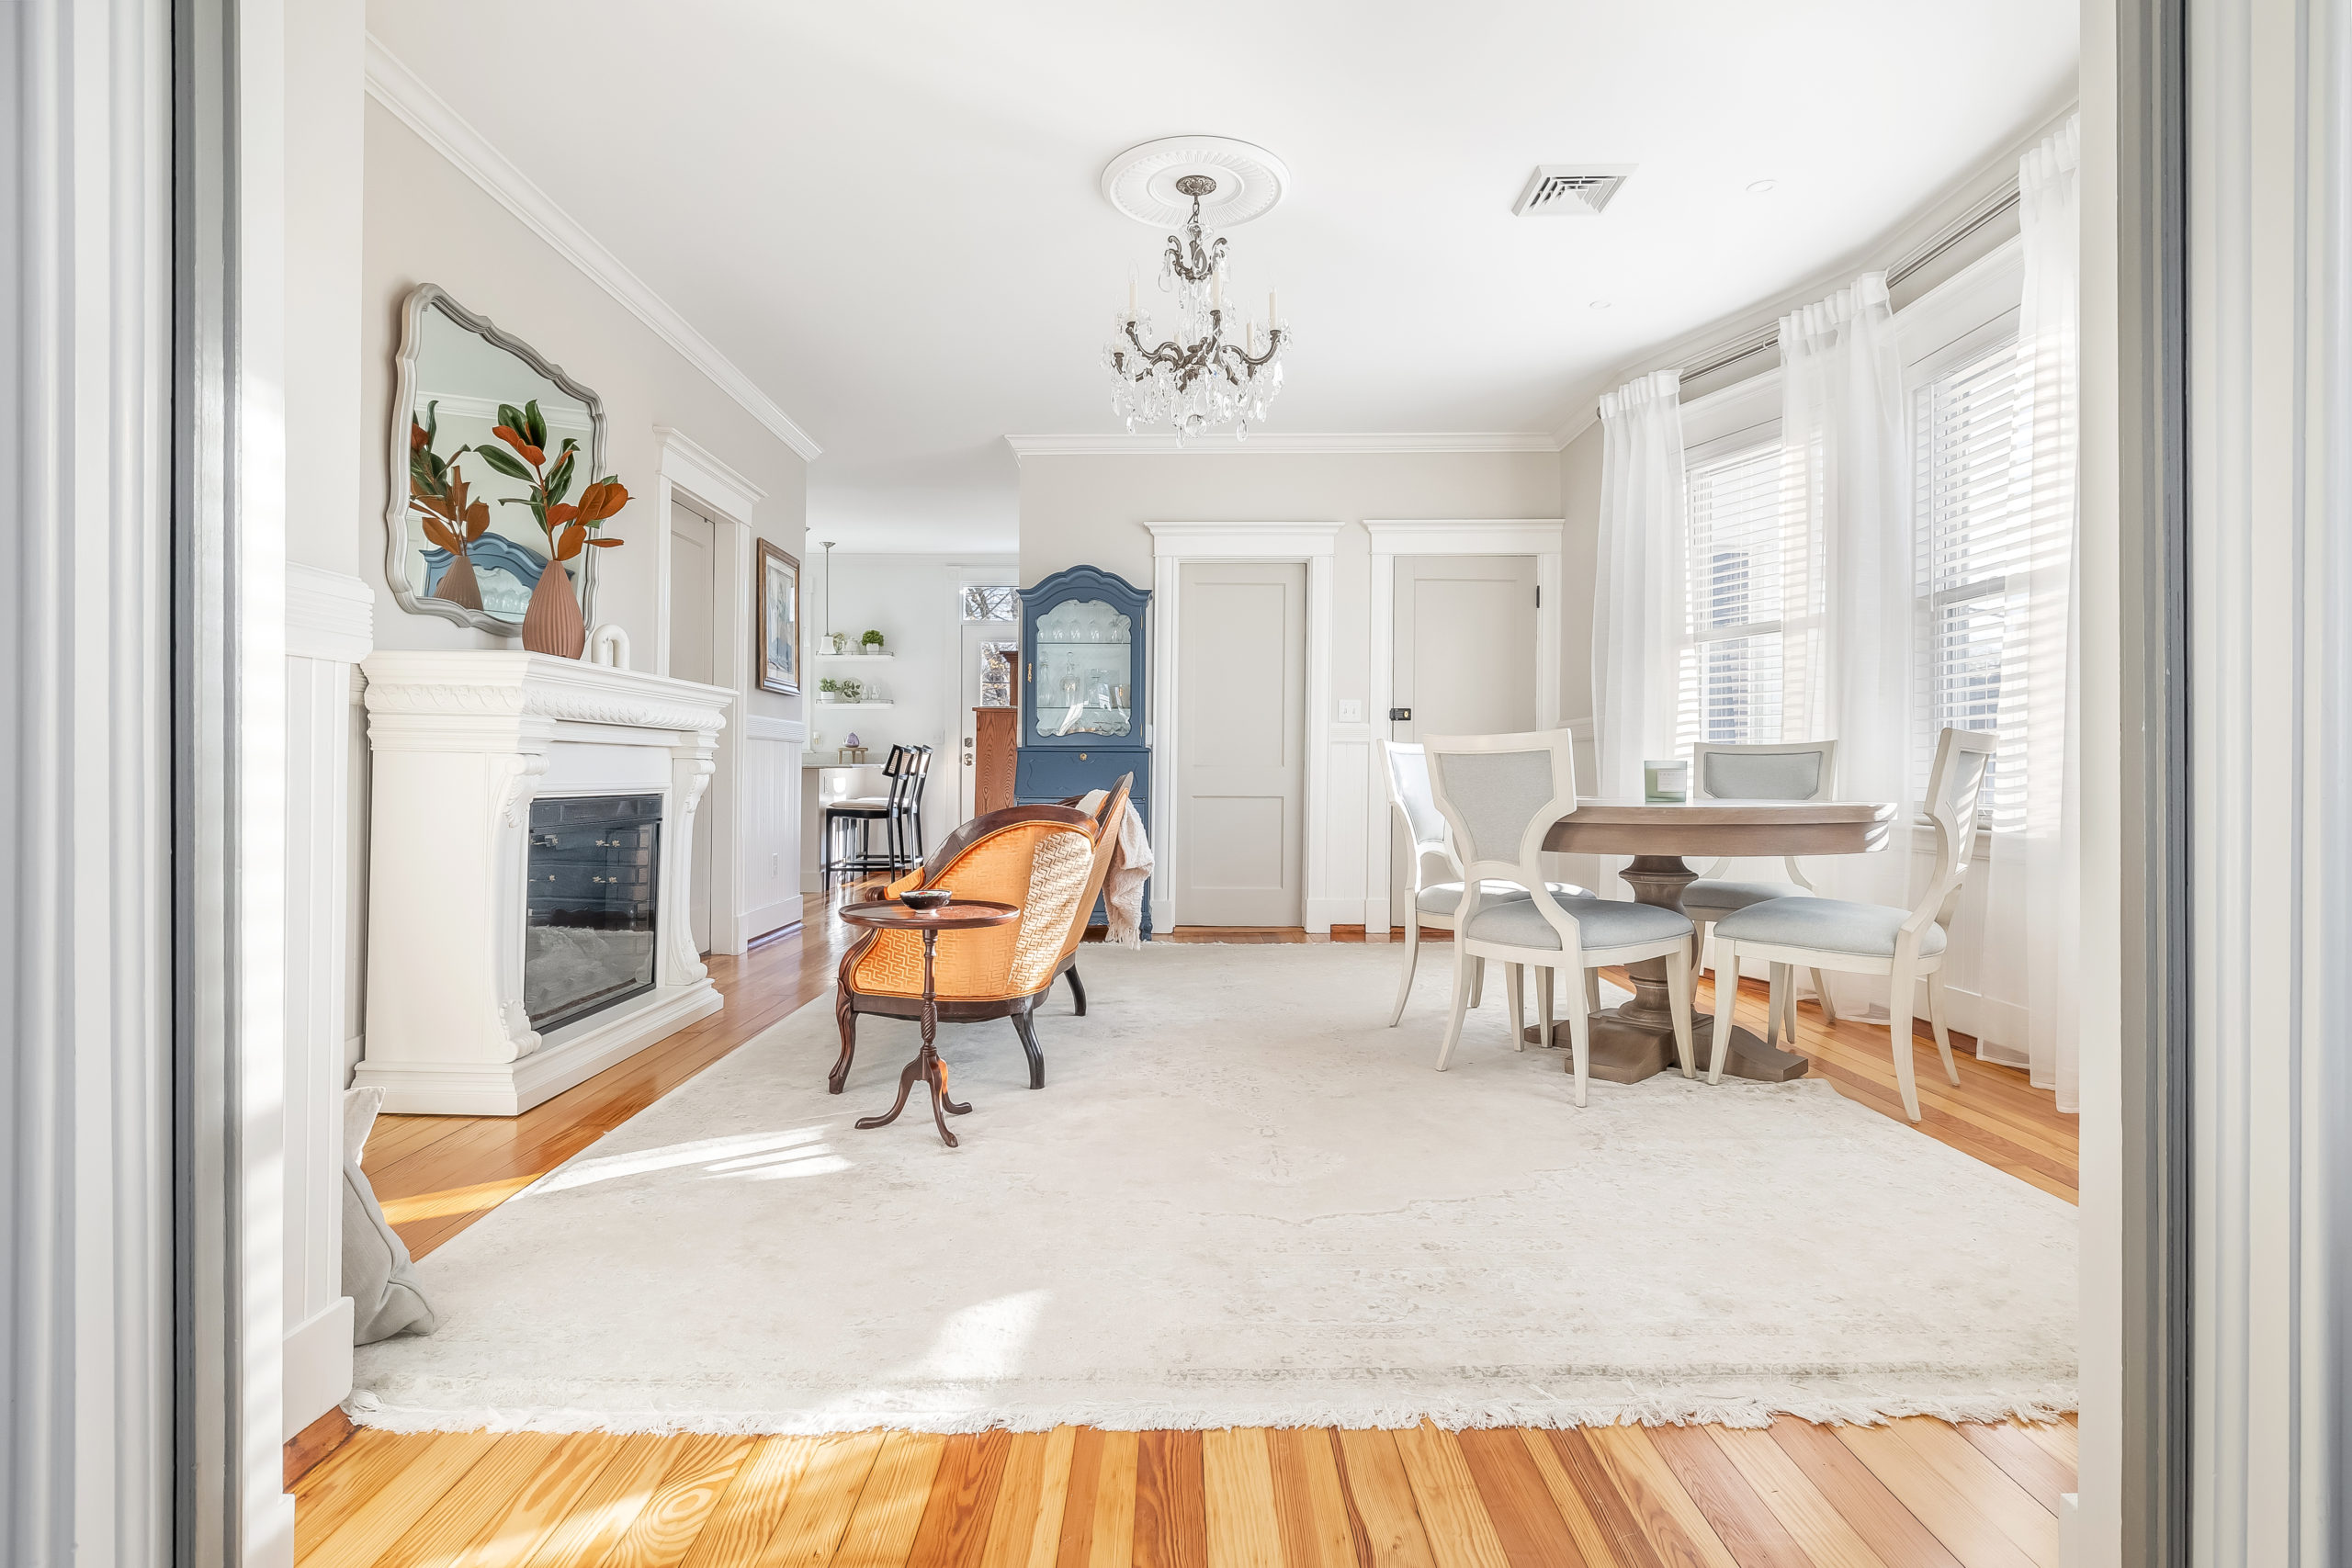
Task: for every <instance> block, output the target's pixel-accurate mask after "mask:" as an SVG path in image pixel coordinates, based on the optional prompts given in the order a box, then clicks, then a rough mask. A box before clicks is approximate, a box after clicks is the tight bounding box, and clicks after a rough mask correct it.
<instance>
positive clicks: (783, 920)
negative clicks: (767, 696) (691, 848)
mask: <svg viewBox="0 0 2352 1568" xmlns="http://www.w3.org/2000/svg"><path fill="white" fill-rule="evenodd" d="M808 744H809V726H808V725H807V723H806V722H804V721H803V720H800V719H797V718H772V717H769V716H767V715H765V714H752V715H749V716H746V717H745V718H744V720H743V732H742V750H741V757H742V764H741V771H740V773H739V774H738V777H739V778H740V780H741V784H742V790H741V795H740V797H739V798H740V802H741V804H740V805H739V807H737V810H738V816H737V818H736V842H737V843H738V844H739V845H740V846H741V854H740V856H739V858H738V860H737V863H736V867H735V886H736V889H737V897H739V899H740V900H741V902H740V903H739V904H738V906H737V908H738V911H739V912H738V915H737V918H736V922H735V926H736V931H738V933H740V934H739V940H738V942H737V943H736V945H735V946H734V947H733V948H732V949H731V950H730V951H732V952H736V953H741V951H742V950H743V944H744V943H745V942H757V941H758V940H759V939H760V938H762V937H763V936H768V935H771V934H773V933H774V932H776V931H785V930H788V929H789V928H791V927H793V926H796V925H797V924H799V923H800V897H801V895H800V755H801V752H802V751H803V750H805V749H806V748H807V746H808Z"/></svg>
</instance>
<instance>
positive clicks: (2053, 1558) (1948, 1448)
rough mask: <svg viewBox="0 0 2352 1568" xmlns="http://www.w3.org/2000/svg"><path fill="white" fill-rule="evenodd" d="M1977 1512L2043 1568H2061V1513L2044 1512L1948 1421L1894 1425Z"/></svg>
mask: <svg viewBox="0 0 2352 1568" xmlns="http://www.w3.org/2000/svg"><path fill="white" fill-rule="evenodd" d="M1888 1425H1889V1426H1890V1427H1893V1428H1894V1431H1895V1433H1896V1434H1897V1435H1898V1436H1900V1437H1901V1438H1903V1440H1904V1441H1905V1442H1906V1443H1909V1444H1910V1445H1911V1447H1912V1448H1913V1449H1914V1450H1917V1453H1918V1455H1919V1457H1920V1458H1922V1459H1924V1460H1926V1461H1928V1463H1929V1464H1931V1465H1933V1466H1935V1468H1936V1469H1937V1471H1938V1472H1939V1473H1941V1474H1942V1476H1943V1478H1944V1480H1945V1482H1946V1483H1948V1484H1949V1485H1950V1486H1951V1489H1952V1490H1953V1491H1954V1492H1956V1493H1958V1494H1959V1495H1961V1496H1962V1497H1964V1498H1966V1499H1967V1500H1968V1504H1969V1506H1971V1507H1973V1508H1974V1509H1975V1510H1976V1511H1977V1512H1978V1513H1980V1514H1983V1515H1984V1516H1985V1517H1986V1518H1989V1519H1991V1520H1992V1521H1993V1523H1994V1524H1996V1526H1998V1527H1999V1528H2000V1531H2001V1533H2002V1534H2003V1535H2005V1536H2007V1537H2008V1538H2009V1539H2010V1540H2012V1541H2015V1542H2016V1543H2017V1545H2018V1548H2019V1549H2020V1550H2021V1551H2024V1552H2025V1554H2026V1555H2027V1556H2029V1557H2030V1558H2032V1559H2033V1560H2034V1561H2035V1562H2038V1563H2041V1565H2042V1568H2058V1510H2057V1507H2056V1506H2055V1504H2054V1503H2053V1504H2052V1506H2049V1507H2046V1508H2045V1507H2043V1506H2041V1504H2040V1503H2039V1502H2037V1501H2035V1499H2034V1496H2033V1495H2032V1494H2031V1493H2030V1492H2028V1491H2027V1490H2026V1489H2025V1488H2024V1487H2023V1486H2021V1485H2019V1484H2018V1483H2017V1482H2016V1481H2015V1480H2013V1479H2012V1478H2011V1477H2010V1475H2009V1473H2008V1472H2007V1471H2005V1470H2003V1469H2002V1468H2001V1467H2000V1466H1999V1465H1997V1464H1996V1463H1994V1462H1993V1460H1992V1457H1991V1456H1990V1455H1988V1454H1986V1453H1985V1450H1982V1449H1980V1448H1978V1447H1977V1446H1976V1445H1975V1444H1973V1443H1972V1442H1970V1441H1969V1440H1968V1439H1967V1438H1963V1437H1962V1436H1961V1435H1960V1431H1959V1428H1957V1427H1953V1426H1952V1425H1951V1423H1950V1422H1948V1421H1938V1420H1935V1419H1933V1418H1932V1417H1929V1416H1904V1417H1902V1418H1900V1419H1898V1420H1895V1421H1892V1422H1889V1423H1888Z"/></svg>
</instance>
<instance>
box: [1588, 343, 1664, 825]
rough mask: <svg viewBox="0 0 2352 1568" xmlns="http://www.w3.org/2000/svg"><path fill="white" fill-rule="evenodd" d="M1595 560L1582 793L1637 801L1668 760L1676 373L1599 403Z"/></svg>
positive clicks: (1640, 382)
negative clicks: (1589, 760)
mask: <svg viewBox="0 0 2352 1568" xmlns="http://www.w3.org/2000/svg"><path fill="white" fill-rule="evenodd" d="M1600 429H1601V446H1600V562H1599V567H1598V570H1595V572H1594V573H1593V592H1592V600H1593V602H1592V725H1593V750H1594V753H1595V756H1596V758H1597V760H1598V762H1599V771H1600V778H1598V779H1597V780H1595V781H1593V782H1592V783H1591V784H1579V793H1583V794H1589V795H1629V796H1631V797H1633V798H1634V799H1636V800H1638V799H1640V798H1641V795H1642V764H1643V762H1645V761H1654V760H1662V759H1665V758H1668V757H1672V756H1674V755H1675V754H1676V753H1675V750H1674V710H1675V699H1676V671H1677V668H1678V663H1677V661H1678V660H1679V655H1680V648H1681V641H1682V637H1683V634H1684V631H1685V627H1684V624H1683V623H1684V622H1685V620H1686V619H1687V618H1688V617H1689V615H1690V584H1689V582H1688V581H1687V580H1686V577H1685V574H1684V571H1683V561H1682V558H1683V530H1684V528H1685V526H1686V520H1685V518H1684V516H1683V506H1682V483H1683V479H1682V399H1681V378H1680V377H1679V376H1678V375H1677V373H1676V372H1674V371H1672V370H1660V371H1657V372H1655V373H1653V374H1651V375H1648V376H1644V377H1642V378H1640V379H1639V380H1634V381H1629V382H1627V383H1626V384H1625V385H1624V386H1622V387H1620V388H1618V389H1616V390H1615V391H1613V392H1611V393H1610V394H1608V395H1607V396H1606V397H1604V398H1602V399H1601V400H1600Z"/></svg>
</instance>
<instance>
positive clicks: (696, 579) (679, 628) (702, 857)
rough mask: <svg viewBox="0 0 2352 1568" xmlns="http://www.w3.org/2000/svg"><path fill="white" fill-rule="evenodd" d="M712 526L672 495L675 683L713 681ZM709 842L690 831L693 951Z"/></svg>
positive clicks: (702, 916)
mask: <svg viewBox="0 0 2352 1568" xmlns="http://www.w3.org/2000/svg"><path fill="white" fill-rule="evenodd" d="M717 583H718V527H717V525H714V524H713V523H712V522H711V520H710V519H709V518H707V517H705V516H704V515H703V514H702V513H699V512H696V511H695V509H694V508H693V507H691V506H689V505H687V504H686V502H685V499H684V497H683V496H680V495H677V494H675V493H673V494H672V496H671V498H670V637H669V656H670V657H669V663H668V665H667V669H668V671H669V672H670V673H671V674H672V675H673V676H675V677H676V678H677V679H679V680H681V681H698V682H702V683H703V684H705V685H710V684H713V683H715V682H717V681H718V626H717V621H718V596H717V594H716V592H714V590H715V588H716V585H717ZM713 815H714V816H716V815H717V813H716V812H714V813H713ZM710 840H711V835H710V834H708V833H697V834H695V840H694V861H695V863H694V877H693V880H692V881H691V883H690V884H689V891H688V895H687V897H688V902H689V905H690V907H689V908H688V909H687V910H686V920H687V924H688V926H689V927H690V928H691V929H692V931H694V938H695V952H696V953H708V952H709V951H710V932H711V909H712V908H713V900H712V898H711V896H710V864H711V853H710Z"/></svg>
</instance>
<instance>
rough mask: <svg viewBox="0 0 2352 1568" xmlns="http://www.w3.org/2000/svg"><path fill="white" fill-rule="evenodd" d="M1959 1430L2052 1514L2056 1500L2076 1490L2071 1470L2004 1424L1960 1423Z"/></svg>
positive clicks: (2054, 1512) (2039, 1446) (2039, 1445)
mask: <svg viewBox="0 0 2352 1568" xmlns="http://www.w3.org/2000/svg"><path fill="white" fill-rule="evenodd" d="M1958 1430H1959V1432H1960V1435H1961V1436H1962V1437H1963V1438H1967V1439H1968V1440H1969V1442H1971V1443H1973V1444H1974V1445H1975V1447H1976V1449H1977V1450H1978V1451H1979V1452H1981V1453H1983V1454H1984V1455H1985V1458H1986V1459H1989V1460H1991V1461H1993V1462H1994V1463H1995V1464H1997V1465H1999V1466H2000V1467H2001V1469H2002V1470H2003V1471H2004V1472H2007V1475H2008V1478H2009V1479H2010V1480H2012V1481H2014V1482H2016V1483H2018V1485H2019V1486H2022V1487H2023V1488H2025V1491H2026V1495H2028V1496H2030V1497H2031V1498H2032V1499H2033V1500H2034V1501H2035V1502H2037V1503H2039V1504H2041V1506H2043V1507H2045V1508H2047V1509H2049V1510H2050V1512H2051V1513H2052V1514H2053V1515H2054V1514H2056V1513H2057V1512H2058V1508H2059V1503H2058V1499H2059V1497H2060V1496H2061V1495H2064V1494H2065V1493H2068V1492H2072V1491H2073V1490H2074V1489H2075V1471H2074V1467H2073V1466H2071V1465H2066V1464H2061V1463H2060V1462H2059V1461H2058V1458H2057V1456H2056V1455H2054V1454H2052V1452H2051V1451H2050V1450H2048V1449H2045V1448H2043V1447H2042V1446H2041V1444H2040V1443H2037V1442H2035V1441H2034V1440H2033V1439H2032V1438H2029V1437H2027V1436H2026V1435H2025V1433H2024V1432H2023V1431H2021V1430H2019V1429H2018V1427H2012V1426H2010V1425H2008V1424H2007V1423H2006V1422H1995V1421H1963V1422H1962V1423H1961V1424H1960V1426H1959V1427H1958Z"/></svg>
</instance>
